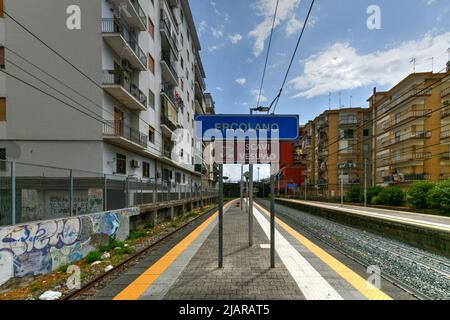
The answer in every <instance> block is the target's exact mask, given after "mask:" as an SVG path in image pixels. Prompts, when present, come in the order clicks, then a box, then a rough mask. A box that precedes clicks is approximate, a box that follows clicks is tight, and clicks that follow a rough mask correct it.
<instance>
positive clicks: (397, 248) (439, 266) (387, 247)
mask: <svg viewBox="0 0 450 320" xmlns="http://www.w3.org/2000/svg"><path fill="white" fill-rule="evenodd" d="M260 204H261V205H262V206H263V207H265V208H266V209H267V206H266V205H265V203H261V202H260ZM277 214H278V216H279V217H283V218H284V220H288V221H290V222H292V223H289V224H290V225H292V224H294V225H295V226H296V228H298V229H299V231H301V232H303V233H304V234H305V235H306V236H309V237H310V238H314V239H316V240H318V241H320V242H321V243H323V244H324V245H326V246H328V247H330V248H332V249H334V250H336V251H337V252H339V253H341V254H342V255H344V256H346V257H347V258H349V259H351V260H353V261H355V262H357V263H358V264H360V265H362V266H363V267H364V268H367V267H369V266H371V265H373V263H371V262H370V261H369V260H368V259H364V258H361V257H360V256H358V255H357V254H353V253H351V252H349V250H346V249H345V248H343V246H342V245H340V244H338V243H339V241H337V240H334V241H333V240H331V239H330V237H327V236H325V235H324V234H323V233H321V232H319V231H318V230H317V229H315V228H312V227H309V226H307V225H306V223H301V222H300V221H298V220H296V219H294V218H293V217H291V216H290V215H289V214H285V213H283V212H277ZM286 222H287V221H286ZM330 223H332V222H330ZM353 237H354V240H355V241H356V242H358V243H359V244H361V245H364V246H366V248H369V247H370V248H372V249H374V248H376V249H377V250H382V251H386V252H390V253H392V254H393V255H394V256H396V257H398V258H400V259H403V260H406V261H408V262H409V263H411V264H414V265H416V266H420V267H421V268H423V270H428V271H431V272H435V273H437V274H440V275H441V276H442V277H443V278H446V279H448V280H450V272H449V270H450V264H449V262H448V261H446V260H445V259H442V258H439V257H436V256H435V255H433V254H428V253H426V252H423V251H422V250H415V249H414V248H411V247H406V246H402V245H401V244H396V243H394V242H392V241H390V240H381V239H378V238H376V239H375V238H374V239H371V240H370V241H369V240H367V239H363V237H355V236H354V235H353ZM380 259H381V258H380ZM447 268H449V269H447ZM381 277H382V278H384V279H385V280H387V281H389V282H391V283H392V284H394V285H396V286H397V287H399V288H401V289H403V290H405V291H406V292H408V293H410V294H412V295H413V296H415V297H416V298H418V299H421V300H433V299H435V298H434V297H432V296H430V295H429V294H427V293H426V292H424V291H423V290H422V288H416V287H415V286H412V285H410V284H408V283H407V282H406V281H404V280H402V279H400V278H399V277H398V276H396V275H394V274H390V273H389V272H386V271H383V273H382V274H381Z"/></svg>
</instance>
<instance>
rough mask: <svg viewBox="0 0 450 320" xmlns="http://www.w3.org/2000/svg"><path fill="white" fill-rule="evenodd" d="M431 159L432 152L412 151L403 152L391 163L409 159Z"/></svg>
mask: <svg viewBox="0 0 450 320" xmlns="http://www.w3.org/2000/svg"><path fill="white" fill-rule="evenodd" d="M429 159H431V152H411V153H408V154H402V155H401V156H399V157H395V156H394V157H393V158H392V160H391V162H390V163H391V164H399V163H404V162H409V161H424V160H429Z"/></svg>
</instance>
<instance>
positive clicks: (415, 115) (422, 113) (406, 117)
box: [381, 109, 432, 130]
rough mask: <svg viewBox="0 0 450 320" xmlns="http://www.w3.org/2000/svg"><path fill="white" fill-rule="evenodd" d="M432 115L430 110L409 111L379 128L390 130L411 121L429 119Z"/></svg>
mask: <svg viewBox="0 0 450 320" xmlns="http://www.w3.org/2000/svg"><path fill="white" fill-rule="evenodd" d="M431 113H432V110H431V109H426V110H409V111H408V112H405V113H403V114H401V115H400V116H399V117H396V118H395V119H392V120H390V121H386V122H384V123H383V124H382V125H381V127H382V128H383V129H384V130H390V129H392V128H394V127H397V126H400V125H402V124H405V123H409V121H410V120H411V119H419V118H424V117H430V116H431Z"/></svg>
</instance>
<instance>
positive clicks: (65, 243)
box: [0, 207, 139, 285]
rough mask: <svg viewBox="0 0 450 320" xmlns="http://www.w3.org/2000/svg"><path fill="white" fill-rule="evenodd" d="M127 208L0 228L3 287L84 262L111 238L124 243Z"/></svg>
mask: <svg viewBox="0 0 450 320" xmlns="http://www.w3.org/2000/svg"><path fill="white" fill-rule="evenodd" d="M136 215H139V208H137V207H134V208H128V209H120V210H113V211H107V212H100V213H95V214H89V215H82V216H76V217H70V218H63V219H54V220H45V221H37V222H32V223H28V224H23V225H15V226H9V227H1V228H0V285H2V284H3V283H5V282H6V281H8V280H9V279H11V278H20V277H24V276H26V275H42V274H46V273H49V272H51V271H54V270H56V269H58V268H59V267H60V266H63V265H67V264H71V263H73V262H76V261H78V260H80V259H82V258H84V257H85V256H86V255H87V254H88V253H89V252H91V251H93V250H96V249H97V248H98V247H99V246H100V245H103V244H106V243H108V241H109V239H110V238H115V239H117V240H120V241H123V240H125V239H126V238H127V237H128V235H129V232H130V217H132V216H136Z"/></svg>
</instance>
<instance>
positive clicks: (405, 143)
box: [368, 71, 450, 186]
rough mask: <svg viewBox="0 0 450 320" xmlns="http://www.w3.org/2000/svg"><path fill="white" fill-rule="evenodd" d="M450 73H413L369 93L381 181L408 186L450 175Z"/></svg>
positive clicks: (374, 171) (375, 174)
mask: <svg viewBox="0 0 450 320" xmlns="http://www.w3.org/2000/svg"><path fill="white" fill-rule="evenodd" d="M449 75H450V72H449V71H447V73H431V72H427V73H415V74H411V75H409V76H408V77H406V78H405V79H403V80H402V81H401V82H399V83H398V84H397V85H396V86H394V87H393V88H392V89H390V90H389V91H387V92H376V90H375V91H374V94H373V95H372V96H371V97H370V98H369V100H368V101H369V103H370V109H371V116H372V120H373V122H372V126H373V127H372V131H373V136H372V148H373V153H372V163H373V164H374V166H373V169H372V179H373V181H374V183H375V184H377V185H388V184H398V185H400V186H407V185H409V184H411V183H413V182H415V181H422V180H432V181H439V180H443V179H448V178H449V177H450V107H449V101H450V79H449Z"/></svg>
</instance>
